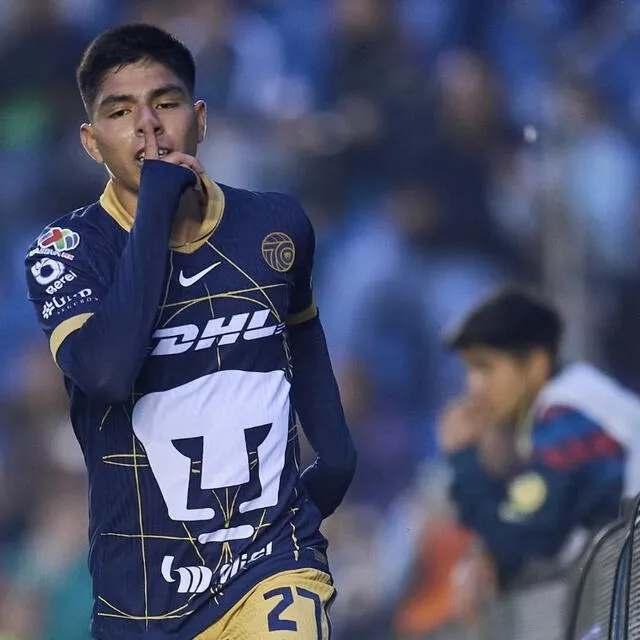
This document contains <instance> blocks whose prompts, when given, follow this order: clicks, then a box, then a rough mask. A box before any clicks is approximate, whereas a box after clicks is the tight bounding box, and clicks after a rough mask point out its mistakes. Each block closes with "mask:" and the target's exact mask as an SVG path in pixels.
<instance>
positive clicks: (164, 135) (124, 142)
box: [81, 61, 206, 193]
mask: <svg viewBox="0 0 640 640" xmlns="http://www.w3.org/2000/svg"><path fill="white" fill-rule="evenodd" d="M92 116H93V117H92V123H91V125H87V124H85V125H83V126H82V129H81V137H82V143H83V145H84V147H85V149H86V150H87V152H88V153H89V155H91V157H92V158H93V159H94V160H96V161H97V162H100V163H101V164H105V165H106V167H107V169H108V171H109V173H110V174H111V176H112V178H113V180H114V182H116V183H117V184H118V186H120V187H124V188H125V189H127V190H128V191H131V192H133V193H137V191H138V188H139V185H140V170H141V168H142V162H143V159H144V151H145V136H148V135H150V134H152V135H154V136H155V138H156V140H157V144H158V150H159V153H160V154H161V155H162V154H165V153H170V152H172V151H180V152H182V153H186V154H189V155H192V156H194V155H195V154H196V149H197V146H198V143H199V142H201V141H202V139H203V137H204V132H205V126H206V125H205V123H206V107H205V105H204V103H203V102H201V101H200V102H197V103H196V104H193V102H192V101H191V98H190V96H189V92H188V90H187V88H186V87H185V85H184V84H183V83H182V82H181V81H180V79H179V78H178V77H177V76H176V75H175V74H174V73H173V72H172V71H171V70H170V69H168V68H167V67H165V66H164V65H161V64H159V63H156V62H148V61H143V62H138V63H135V64H130V65H127V66H124V67H122V68H120V69H113V70H111V71H109V72H108V73H107V74H106V76H105V78H104V80H103V83H102V86H101V87H100V90H99V92H98V95H97V97H96V100H95V102H94V105H93V113H92Z"/></svg>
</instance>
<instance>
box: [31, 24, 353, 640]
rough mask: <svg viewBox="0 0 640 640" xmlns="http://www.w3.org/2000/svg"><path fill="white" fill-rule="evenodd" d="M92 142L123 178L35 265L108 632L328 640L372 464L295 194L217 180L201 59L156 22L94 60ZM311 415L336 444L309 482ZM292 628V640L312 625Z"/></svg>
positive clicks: (42, 242)
mask: <svg viewBox="0 0 640 640" xmlns="http://www.w3.org/2000/svg"><path fill="white" fill-rule="evenodd" d="M77 79H78V86H79V89H80V94H81V96H82V99H83V101H84V104H85V107H86V110H87V113H88V116H89V121H90V122H89V124H84V125H82V127H81V139H82V144H83V146H84V148H85V150H86V151H87V153H88V154H89V155H90V156H91V158H93V159H94V160H95V161H96V162H99V163H101V164H104V165H105V167H106V169H107V171H108V172H109V176H110V180H109V183H108V184H107V187H106V189H105V191H104V193H103V194H102V196H101V198H100V201H99V202H97V203H94V204H91V205H89V206H86V207H83V208H81V209H78V210H77V211H74V212H73V213H71V214H69V215H66V216H64V217H63V218H61V219H59V220H57V221H56V222H54V223H52V224H51V225H50V226H49V227H47V228H46V229H45V230H44V231H43V232H42V234H41V235H40V236H39V238H38V239H37V241H36V242H35V243H34V245H33V246H32V248H31V249H30V251H29V253H28V257H27V260H26V273H27V280H28V286H29V294H30V299H31V300H32V301H33V303H34V306H35V308H36V311H37V314H38V318H39V321H40V323H41V325H42V328H43V329H44V331H45V333H46V334H47V336H48V337H49V343H50V347H51V352H52V354H53V357H54V359H55V361H56V362H57V364H58V366H59V367H60V369H61V370H62V372H63V373H64V375H65V382H66V387H67V391H68V393H69V396H70V399H71V417H72V422H73V426H74V429H75V432H76V435H77V437H78V440H79V442H80V444H81V446H82V450H83V452H84V456H85V460H86V464H87V469H88V473H89V482H90V496H89V497H90V514H91V525H90V543H91V547H90V556H89V564H90V569H91V573H92V576H93V581H94V598H95V605H94V613H93V622H92V630H93V634H94V636H95V637H96V638H100V639H106V638H109V639H111V638H128V639H129V638H138V637H140V638H142V637H144V638H157V639H160V638H167V637H178V638H200V639H201V640H213V639H216V638H245V637H247V638H249V637H250V638H255V639H258V640H259V639H260V638H265V640H266V639H267V638H268V639H269V640H271V639H278V638H289V637H292V636H295V637H296V638H309V639H310V640H311V639H313V640H315V639H316V638H326V637H328V635H329V621H328V618H327V609H328V607H329V604H330V602H331V600H332V598H333V596H334V593H335V592H334V588H333V584H332V578H331V575H330V572H329V568H328V565H327V558H326V555H325V552H326V546H327V543H326V540H325V539H324V538H323V536H322V535H321V534H320V532H319V526H320V523H321V521H322V519H323V518H325V517H326V516H328V515H329V514H331V513H332V512H333V511H334V509H335V508H336V507H337V506H338V504H339V503H340V502H341V500H342V498H343V496H344V494H345V492H346V490H347V488H348V486H349V483H350V481H351V478H352V476H353V473H354V468H355V452H354V449H353V445H352V441H351V438H350V436H349V433H348V430H347V426H346V424H345V420H344V416H343V412H342V407H341V404H340V398H339V394H338V389H337V385H336V382H335V379H334V376H333V372H332V370H331V365H330V362H329V357H328V354H327V350H326V346H325V340H324V334H323V331H322V327H321V325H320V321H319V319H318V314H317V311H316V308H315V306H314V303H313V298H312V291H311V269H312V262H313V252H314V236H313V231H312V228H311V225H310V223H309V221H308V219H307V218H306V216H305V215H304V213H303V211H302V210H301V208H300V206H299V205H298V204H297V203H296V202H295V201H294V200H293V199H292V198H289V197H287V196H284V195H279V194H272V193H269V194H267V193H251V192H248V191H242V190H238V189H233V188H230V187H226V186H222V185H218V184H215V183H213V182H211V181H210V180H209V179H208V178H207V176H206V175H205V174H204V171H203V169H202V167H201V165H200V163H199V162H198V160H197V159H196V158H195V154H196V149H197V146H198V143H199V142H201V141H202V138H203V137H204V134H205V122H206V110H205V105H204V104H203V103H202V102H201V101H197V102H194V100H193V95H194V84H195V69H194V62H193V58H192V56H191V54H190V53H189V51H188V50H187V49H186V48H185V47H184V46H183V45H182V44H181V43H179V42H178V41H176V40H175V39H174V38H173V37H171V36H170V35H169V34H167V33H165V32H163V31H161V30H159V29H157V28H155V27H151V26H147V25H127V26H122V27H118V28H115V29H113V30H109V31H107V32H105V33H103V34H101V35H100V36H98V38H96V39H95V40H94V41H93V42H92V43H91V45H90V46H89V47H88V49H87V50H86V52H85V54H84V56H83V59H82V61H81V63H80V66H79V68H78V74H77ZM296 415H298V416H299V418H300V421H301V425H302V428H303V429H304V430H305V433H306V435H307V436H308V438H309V441H310V443H311V445H312V446H313V447H314V449H315V451H316V452H317V454H318V458H317V459H316V461H315V463H314V464H313V465H312V466H311V467H310V468H309V469H307V470H306V471H305V472H304V473H302V474H301V475H300V472H299V449H298V441H297V431H296V429H297V423H296ZM294 632H295V633H294Z"/></svg>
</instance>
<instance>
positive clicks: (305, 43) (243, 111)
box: [0, 0, 640, 640]
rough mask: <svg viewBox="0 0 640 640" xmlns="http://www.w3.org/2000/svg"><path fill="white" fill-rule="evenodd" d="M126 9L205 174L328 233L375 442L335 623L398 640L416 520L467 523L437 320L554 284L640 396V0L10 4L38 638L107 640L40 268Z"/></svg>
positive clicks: (75, 188) (29, 596) (1, 297)
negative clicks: (457, 485)
mask: <svg viewBox="0 0 640 640" xmlns="http://www.w3.org/2000/svg"><path fill="white" fill-rule="evenodd" d="M123 21H148V22H152V23H155V24H157V25H160V26H163V27H165V28H167V29H169V30H170V31H172V32H173V33H175V34H176V35H177V36H179V37H180V38H181V39H183V40H184V41H185V42H186V44H187V45H188V46H189V47H190V48H191V49H192V51H193V52H194V54H195V55H196V58H197V63H198V68H199V77H198V95H199V97H203V98H205V99H206V100H207V101H208V104H209V131H208V136H207V140H206V141H205V143H204V144H203V145H202V147H201V151H200V156H201V158H202V160H203V162H204V164H205V166H206V167H207V169H208V173H209V174H210V175H211V177H212V178H213V179H215V180H218V181H220V182H224V183H227V184H230V185H234V186H243V187H249V188H253V189H270V190H285V191H289V192H292V193H293V194H295V195H297V196H298V197H299V198H300V199H301V200H302V201H303V203H304V205H305V207H306V209H307V211H308V213H309V215H310V217H311V218H312V220H313V222H314V224H315V227H316V230H317V236H318V251H317V260H316V273H315V286H316V291H317V297H318V304H319V307H320V309H321V315H322V318H323V322H324V326H325V329H326V332H327V335H328V340H329V343H330V348H331V353H332V357H333V359H334V363H335V368H336V372H337V375H338V377H339V381H340V385H341V389H342V393H343V400H344V404H345V408H346V411H347V413H348V418H349V422H350V424H351V428H352V430H353V434H354V438H355V440H356V444H357V447H358V450H359V454H360V457H359V468H358V472H357V476H356V479H355V481H354V484H353V487H352V489H351V491H350V493H349V497H348V499H347V501H346V503H345V505H344V506H343V507H342V508H341V510H340V512H339V513H338V514H337V515H336V516H334V517H333V518H332V519H331V520H330V521H328V522H327V523H326V533H327V535H328V536H329V537H330V541H331V545H332V562H333V568H334V571H335V575H336V578H337V581H338V586H339V589H340V597H339V599H338V601H337V603H336V605H335V608H334V618H335V628H336V635H337V637H339V638H341V639H342V638H344V639H351V640H357V639H359V638H363V639H364V638H366V639H367V640H373V639H375V638H379V639H391V638H394V637H395V636H394V633H393V632H392V631H391V630H390V629H391V628H392V627H394V626H396V627H397V626H398V618H399V609H400V608H401V607H402V604H398V603H399V602H400V603H402V595H403V592H404V591H405V590H406V589H407V585H409V584H410V583H411V581H412V580H415V579H416V572H418V573H420V571H421V570H422V571H423V572H424V571H425V570H426V571H427V573H428V568H427V569H424V567H423V568H422V569H421V567H420V563H419V562H416V560H415V559H416V557H418V556H419V550H420V548H421V544H422V542H421V536H422V533H421V532H422V531H423V528H422V527H423V526H424V524H425V522H430V521H431V522H434V523H435V524H436V525H437V522H438V521H439V519H441V518H444V519H446V515H443V514H446V512H447V505H446V504H445V500H444V489H443V487H444V486H445V484H446V473H443V472H442V470H441V466H440V465H439V464H438V458H439V456H438V452H437V447H436V445H435V438H434V425H435V420H436V417H437V415H438V412H439V411H440V410H441V409H442V406H443V403H444V402H446V400H447V398H449V397H450V396H451V395H452V394H455V393H457V392H458V391H459V390H460V381H461V378H460V369H459V367H458V365H457V363H456V362H455V360H454V359H453V358H451V357H450V356H449V355H448V354H446V353H445V352H444V351H443V350H442V348H441V347H440V343H439V337H440V334H441V332H442V330H443V329H444V328H445V327H446V326H447V325H448V324H449V323H451V322H452V321H453V320H455V319H456V318H457V317H459V316H460V315H461V314H462V313H463V312H464V311H465V310H466V309H467V308H468V307H469V305H471V304H472V303H473V302H475V301H476V300H477V299H478V298H479V296H481V295H482V294H483V293H484V292H486V291H487V289H488V288H490V287H491V286H493V285H494V284H496V283H499V282H502V281H504V280H505V279H508V280H513V279H516V280H519V281H524V282H529V283H533V284H536V285H539V286H541V287H543V288H544V290H546V291H547V292H548V293H549V294H550V295H552V296H553V297H554V299H555V300H556V301H557V302H558V303H559V304H560V305H561V308H562V309H563V311H564V312H565V314H566V316H567V318H568V320H569V322H570V325H571V329H570V332H569V335H568V340H567V344H566V352H565V356H566V357H567V358H569V359H573V358H577V357H588V358H589V359H591V360H592V361H593V362H595V363H597V364H598V365H600V366H602V367H603V368H605V370H607V371H609V372H611V373H613V374H615V375H616V376H618V377H619V378H620V379H621V380H622V381H623V382H625V383H626V384H628V385H630V386H631V387H632V388H634V389H636V390H640V366H639V365H638V362H640V332H639V331H638V330H637V326H636V324H635V323H636V319H637V316H638V313H639V311H640V304H639V302H638V300H639V297H638V295H637V291H639V290H640V277H639V276H640V272H639V270H638V266H639V265H638V263H639V261H640V251H639V250H638V247H639V244H640V243H639V242H638V231H639V229H640V216H639V214H640V210H639V205H640V199H639V198H638V194H637V190H638V186H639V185H640V182H639V181H638V160H639V155H638V152H639V151H640V147H639V146H638V145H639V143H640V137H639V136H640V83H639V81H638V77H639V72H638V63H637V61H638V60H640V2H637V1H636V0H624V1H617V0H227V1H225V0H180V2H177V1H176V0H1V1H0V87H2V91H1V92H0V308H1V310H2V315H1V316H0V630H2V631H5V632H6V633H9V631H13V632H14V633H17V637H19V638H21V639H23V640H60V639H62V638H64V639H65V640H76V639H77V640H81V639H87V638H88V633H87V618H88V610H89V607H90V596H89V593H90V591H89V583H88V576H87V575H86V569H85V564H86V563H85V557H86V499H85V486H84V480H83V468H82V461H81V459H80V457H79V451H78V449H77V446H76V445H75V444H74V440H73V436H72V433H71V429H70V428H69V425H68V422H67V414H66V399H65V396H64V393H63V390H62V386H61V384H60V378H59V375H58V373H57V371H56V369H55V367H54V366H53V364H52V363H51V362H50V359H49V354H48V350H47V347H46V344H45V340H44V338H43V336H41V335H40V333H39V331H38V329H37V326H36V323H35V317H34V314H33V312H32V310H31V309H30V307H29V305H28V303H27V301H26V300H25V295H26V294H25V285H24V277H23V273H22V261H23V255H24V250H25V247H26V246H27V244H28V242H29V240H30V239H32V238H33V236H34V235H35V234H36V233H37V232H38V231H39V229H40V228H41V227H42V226H43V225H44V224H45V223H47V222H49V221H51V220H52V219H54V218H55V217H57V216H59V215H62V214H63V213H65V212H66V211H68V210H71V209H73V208H76V207H77V206H79V205H80V204H82V203H84V202H89V201H93V200H94V199H96V196H97V194H98V193H99V192H100V191H101V188H102V185H103V183H104V175H103V173H102V171H101V170H100V168H99V167H97V166H95V165H94V164H93V163H92V162H90V161H89V160H88V158H87V157H86V156H85V155H84V153H83V151H82V150H81V147H80V144H79V141H78V134H77V129H78V125H79V123H80V122H81V120H82V118H83V113H82V109H81V103H80V100H79V98H78V96H77V92H76V88H75V84H74V69H75V65H76V63H77V60H78V58H79V56H80V53H81V51H82V49H83V47H84V46H85V45H86V43H87V42H88V41H89V40H90V39H91V38H92V37H93V36H94V35H95V34H96V33H97V32H98V31H99V30H101V29H102V28H104V27H107V26H110V25H113V24H117V23H119V22H123ZM435 528H437V527H435ZM427 566H428V565H427ZM423 577H424V576H423ZM527 606H528V607H529V609H531V608H533V607H535V606H536V604H535V599H530V602H529V603H528V604H527ZM538 611H540V610H538ZM546 611H547V613H549V612H548V610H546ZM532 613H535V611H533V612H532ZM8 637H11V636H8ZM429 637H431V636H429ZM462 637H465V636H464V635H463V636H462ZM493 637H496V638H498V640H502V639H501V638H499V637H498V636H497V635H494V636H493ZM510 637H511V636H509V635H505V637H504V640H509V638H510ZM532 637H536V638H542V635H540V631H538V633H534V635H533V636H532Z"/></svg>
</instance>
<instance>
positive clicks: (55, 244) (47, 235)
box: [38, 227, 80, 251]
mask: <svg viewBox="0 0 640 640" xmlns="http://www.w3.org/2000/svg"><path fill="white" fill-rule="evenodd" d="M79 244H80V234H78V233H76V232H75V231H72V230H71V229H62V228H61V227H49V228H48V229H46V230H45V231H43V232H42V234H41V235H40V237H39V238H38V246H39V247H40V248H41V249H52V250H54V251H72V250H73V249H75V248H76V247H77V246H78V245H79Z"/></svg>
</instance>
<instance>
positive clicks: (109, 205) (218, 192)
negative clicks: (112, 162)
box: [100, 176, 225, 253]
mask: <svg viewBox="0 0 640 640" xmlns="http://www.w3.org/2000/svg"><path fill="white" fill-rule="evenodd" d="M202 182H203V183H204V186H205V189H206V191H207V194H208V196H209V203H208V205H207V213H206V215H205V218H204V220H203V222H202V226H201V227H200V233H198V237H197V238H196V239H195V240H192V241H191V242H187V243H184V244H178V243H177V242H175V241H174V240H173V239H172V240H171V242H170V244H169V247H170V248H171V249H172V250H173V251H178V252H181V253H192V252H193V251H195V250H196V249H199V248H200V247H201V246H202V245H203V244H204V243H205V242H206V241H207V240H208V239H209V237H210V236H211V234H212V233H213V232H214V231H215V230H216V228H217V226H218V224H220V219H221V218H222V214H223V213H224V204H225V203H224V193H223V191H222V189H221V188H220V187H219V186H218V185H217V184H216V183H215V182H213V181H212V180H209V178H207V177H206V176H204V177H203V178H202ZM100 206H101V207H102V208H103V209H104V210H105V211H106V212H107V213H108V214H109V215H110V216H111V217H112V218H113V219H114V220H115V222H117V223H118V224H119V225H120V226H121V227H122V228H123V229H124V230H125V231H131V227H132V226H133V216H131V215H130V214H129V212H128V211H127V210H126V209H125V208H124V206H123V205H122V203H121V202H120V200H119V199H118V196H117V195H116V191H115V189H114V188H113V181H112V180H109V182H108V183H107V186H106V187H105V190H104V191H103V193H102V195H101V196H100Z"/></svg>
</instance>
